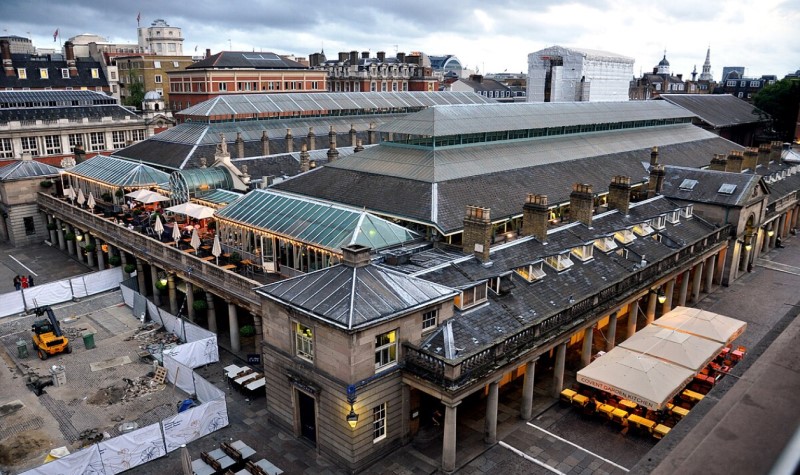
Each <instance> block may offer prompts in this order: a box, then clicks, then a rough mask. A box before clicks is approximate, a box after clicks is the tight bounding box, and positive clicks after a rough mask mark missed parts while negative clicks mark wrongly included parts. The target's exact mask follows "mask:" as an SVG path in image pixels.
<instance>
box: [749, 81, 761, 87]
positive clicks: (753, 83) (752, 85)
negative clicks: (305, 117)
mask: <svg viewBox="0 0 800 475" xmlns="http://www.w3.org/2000/svg"><path fill="white" fill-rule="evenodd" d="M758 86H759V82H758V81H750V87H758Z"/></svg>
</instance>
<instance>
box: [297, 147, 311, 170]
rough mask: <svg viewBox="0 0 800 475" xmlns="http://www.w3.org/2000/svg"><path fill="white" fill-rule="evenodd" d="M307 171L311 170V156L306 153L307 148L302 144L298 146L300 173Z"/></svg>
mask: <svg viewBox="0 0 800 475" xmlns="http://www.w3.org/2000/svg"><path fill="white" fill-rule="evenodd" d="M309 170H311V154H309V153H308V146H307V145H306V144H303V145H301V146H300V173H305V172H307V171H309Z"/></svg>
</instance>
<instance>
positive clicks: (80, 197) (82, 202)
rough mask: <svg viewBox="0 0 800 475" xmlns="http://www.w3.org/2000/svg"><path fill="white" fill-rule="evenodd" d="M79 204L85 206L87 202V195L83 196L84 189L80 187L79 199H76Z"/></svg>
mask: <svg viewBox="0 0 800 475" xmlns="http://www.w3.org/2000/svg"><path fill="white" fill-rule="evenodd" d="M76 201H77V202H78V204H79V205H81V206H83V204H84V203H86V197H85V196H83V190H82V189H80V188H78V199H77V200H76Z"/></svg>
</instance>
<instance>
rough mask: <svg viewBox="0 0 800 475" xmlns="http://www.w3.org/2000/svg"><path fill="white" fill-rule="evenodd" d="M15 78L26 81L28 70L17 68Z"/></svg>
mask: <svg viewBox="0 0 800 475" xmlns="http://www.w3.org/2000/svg"><path fill="white" fill-rule="evenodd" d="M17 77H18V78H20V79H28V70H27V69H25V68H17Z"/></svg>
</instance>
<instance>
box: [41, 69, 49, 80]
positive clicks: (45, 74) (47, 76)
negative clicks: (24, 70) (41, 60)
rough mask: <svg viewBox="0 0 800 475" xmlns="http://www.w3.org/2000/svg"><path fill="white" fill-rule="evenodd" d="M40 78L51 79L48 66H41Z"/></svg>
mask: <svg viewBox="0 0 800 475" xmlns="http://www.w3.org/2000/svg"><path fill="white" fill-rule="evenodd" d="M39 79H50V74H49V73H48V72H47V68H39Z"/></svg>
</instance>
